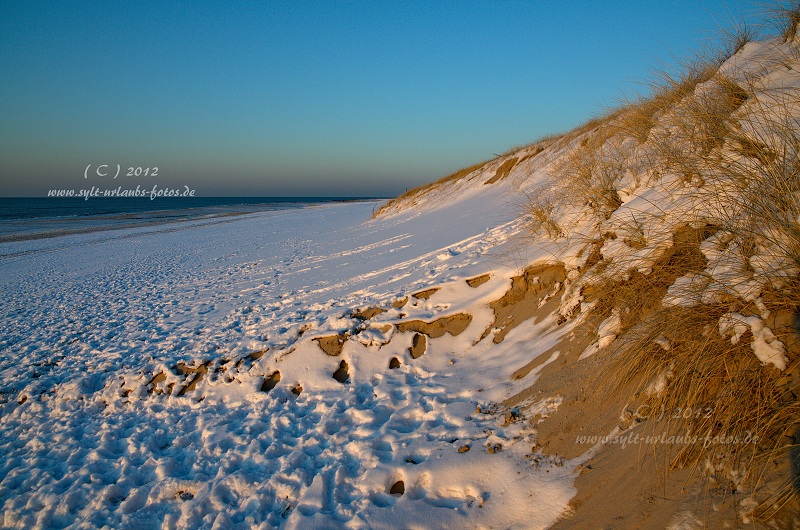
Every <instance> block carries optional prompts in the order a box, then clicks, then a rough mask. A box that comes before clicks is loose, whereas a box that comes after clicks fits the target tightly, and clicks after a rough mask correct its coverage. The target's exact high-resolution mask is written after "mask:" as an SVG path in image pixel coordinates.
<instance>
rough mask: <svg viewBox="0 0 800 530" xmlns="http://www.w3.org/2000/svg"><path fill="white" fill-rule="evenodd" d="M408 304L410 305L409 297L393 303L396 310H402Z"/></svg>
mask: <svg viewBox="0 0 800 530" xmlns="http://www.w3.org/2000/svg"><path fill="white" fill-rule="evenodd" d="M407 303H408V297H407V296H405V297H403V298H398V299H397V300H395V301H394V302H392V307H393V308H395V309H400V308H402V307H403V306H404V305H406V304H407Z"/></svg>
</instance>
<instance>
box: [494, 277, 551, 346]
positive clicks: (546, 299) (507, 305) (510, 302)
mask: <svg viewBox="0 0 800 530" xmlns="http://www.w3.org/2000/svg"><path fill="white" fill-rule="evenodd" d="M566 278H567V272H566V269H565V268H564V265H563V264H561V263H558V264H555V265H553V264H550V265H535V266H532V267H528V268H527V269H525V271H524V272H523V273H522V274H521V275H519V276H514V277H513V278H511V288H510V289H509V290H508V291H506V294H504V295H503V296H502V297H501V298H500V299H498V300H496V301H494V302H491V303H490V304H489V306H490V307H491V308H492V310H493V311H494V322H492V324H491V325H490V326H489V327H488V328H486V330H485V331H484V332H483V335H482V336H481V338H480V339H479V342H480V340H483V339H484V338H486V337H488V336H489V333H491V332H492V330H494V329H499V331H498V332H496V333H495V336H494V337H493V338H492V340H493V341H494V343H495V344H500V343H501V342H503V339H505V337H506V335H507V334H508V332H509V331H511V330H512V329H514V328H515V327H517V326H519V325H520V324H521V323H522V322H525V321H526V320H529V319H531V318H533V319H534V323H536V322H539V321H540V320H541V319H543V318H545V317H546V316H548V315H550V314H552V313H553V311H555V310H556V308H557V307H558V304H559V303H560V299H561V293H562V292H563V289H562V285H563V282H564V280H565V279H566Z"/></svg>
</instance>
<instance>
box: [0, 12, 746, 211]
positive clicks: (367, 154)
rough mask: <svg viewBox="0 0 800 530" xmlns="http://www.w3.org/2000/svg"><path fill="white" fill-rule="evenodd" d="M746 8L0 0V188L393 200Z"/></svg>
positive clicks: (742, 17) (695, 43)
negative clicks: (140, 173) (96, 175)
mask: <svg viewBox="0 0 800 530" xmlns="http://www.w3.org/2000/svg"><path fill="white" fill-rule="evenodd" d="M758 20H760V17H759V16H758V13H757V8H754V4H753V3H752V2H744V1H742V2H739V1H734V0H729V1H726V2H722V1H706V0H694V1H674V2H670V1H664V2H649V1H648V2H622V1H612V2H594V1H560V2H557V1H538V2H466V1H458V2H433V1H431V2H418V3H414V2H408V1H406V2H333V1H330V2H314V1H305V2H288V1H286V2H284V1H267V2H236V1H231V2H201V1H185V2H184V1H180V2H177V1H176V2H170V1H166V2H149V1H143V2H113V1H112V2H85V3H79V2H28V1H10V2H4V3H3V4H2V7H0V73H2V75H0V195H29V196H42V195H44V194H46V192H47V190H48V189H50V188H79V187H83V186H85V184H86V180H85V179H84V176H83V175H84V169H85V168H86V166H87V165H89V164H94V165H97V164H101V163H105V164H110V165H112V166H113V165H116V164H120V165H122V166H123V167H127V166H141V167H152V166H157V167H159V173H158V176H157V177H155V179H154V178H153V177H150V178H149V180H148V179H146V178H138V179H137V178H136V177H129V178H127V179H125V180H120V179H117V182H115V183H114V184H115V186H114V187H116V185H117V184H123V185H125V186H131V185H133V187H135V185H136V184H140V183H142V184H148V183H153V182H155V183H157V184H158V185H159V186H162V187H182V186H184V185H188V186H190V187H191V188H194V189H196V190H197V194H198V195H202V196H211V195H223V196H234V195H258V196H282V195H305V196H309V195H317V196H322V195H327V196H330V195H336V196H376V195H378V196H388V195H394V194H397V193H399V192H402V191H403V190H404V189H405V188H407V187H412V186H416V185H419V184H422V183H425V182H429V181H431V180H434V179H437V178H439V177H442V176H444V175H446V174H448V173H450V172H452V171H454V170H456V169H458V168H460V167H463V166H466V165H471V164H473V163H475V162H478V161H481V160H484V159H486V158H491V157H492V156H493V153H500V152H503V151H506V150H507V149H508V148H510V147H512V146H514V145H521V144H527V143H530V142H532V141H534V140H536V139H537V138H538V137H541V136H543V135H546V134H549V133H554V132H559V131H565V130H568V129H569V128H572V127H574V126H576V125H578V124H580V123H581V122H583V121H585V120H587V119H588V118H591V117H592V116H593V115H596V114H598V113H599V112H601V111H603V109H605V108H607V107H608V106H611V105H614V104H615V103H616V102H617V101H618V100H619V98H620V97H621V96H622V95H623V94H624V93H630V92H631V91H633V90H636V89H640V88H641V86H640V84H639V82H641V81H642V80H643V79H645V78H647V77H648V75H649V73H650V72H651V71H652V70H653V68H655V67H658V66H659V65H660V64H662V63H666V64H675V63H676V62H677V61H678V60H681V59H686V58H689V57H691V56H692V55H693V54H694V52H697V51H699V50H701V49H703V47H704V46H707V45H708V44H709V43H712V42H714V41H715V39H716V38H717V37H718V36H719V31H720V30H721V29H724V28H732V27H733V26H734V25H735V21H750V22H753V21H758Z"/></svg>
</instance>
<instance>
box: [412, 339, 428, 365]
mask: <svg viewBox="0 0 800 530" xmlns="http://www.w3.org/2000/svg"><path fill="white" fill-rule="evenodd" d="M427 349H428V338H427V337H426V336H425V335H423V334H422V333H414V339H413V340H412V341H411V347H410V348H409V349H408V353H410V354H411V357H412V358H413V359H418V358H420V357H422V356H423V355H425V351H426V350H427Z"/></svg>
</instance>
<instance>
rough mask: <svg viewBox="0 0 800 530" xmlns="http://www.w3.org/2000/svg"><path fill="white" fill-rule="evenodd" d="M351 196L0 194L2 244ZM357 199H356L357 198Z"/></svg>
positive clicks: (299, 205) (344, 199)
mask: <svg viewBox="0 0 800 530" xmlns="http://www.w3.org/2000/svg"><path fill="white" fill-rule="evenodd" d="M351 200H354V199H353V198H349V197H176V198H163V197H162V198H159V199H156V200H150V199H149V198H92V199H91V200H88V201H87V200H84V199H81V198H54V197H49V198H28V197H25V198H9V197H0V242H3V241H20V240H26V239H38V238H42V237H54V236H58V235H65V234H75V233H85V232H93V231H97V230H111V229H116V228H130V227H136V226H146V225H152V224H162V223H169V222H179V221H189V220H193V219H204V218H212V217H222V216H230V215H242V214H246V213H253V212H260V211H266V210H278V209H286V208H303V207H307V206H310V205H313V204H321V203H328V202H340V201H351ZM355 200H360V199H355Z"/></svg>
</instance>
